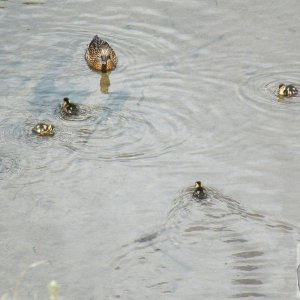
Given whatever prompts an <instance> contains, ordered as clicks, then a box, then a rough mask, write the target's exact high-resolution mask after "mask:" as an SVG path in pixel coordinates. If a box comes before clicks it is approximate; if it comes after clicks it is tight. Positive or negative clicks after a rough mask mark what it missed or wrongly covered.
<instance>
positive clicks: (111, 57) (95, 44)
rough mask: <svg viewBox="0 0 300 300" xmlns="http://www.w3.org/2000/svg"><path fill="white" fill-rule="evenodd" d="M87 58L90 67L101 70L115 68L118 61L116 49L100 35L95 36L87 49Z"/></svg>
mask: <svg viewBox="0 0 300 300" xmlns="http://www.w3.org/2000/svg"><path fill="white" fill-rule="evenodd" d="M85 59H86V61H87V64H88V65H89V67H90V68H92V69H95V70H97V71H101V72H109V71H111V70H114V69H115V68H116V66H117V63H118V58H117V56H116V53H115V51H114V50H113V49H112V48H111V47H110V45H109V44H108V43H107V42H105V41H103V40H101V39H100V38H99V37H98V35H95V36H94V38H93V40H92V41H91V42H90V44H89V46H88V48H87V49H86V52H85Z"/></svg>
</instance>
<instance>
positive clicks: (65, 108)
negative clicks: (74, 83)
mask: <svg viewBox="0 0 300 300" xmlns="http://www.w3.org/2000/svg"><path fill="white" fill-rule="evenodd" d="M61 109H62V112H63V113H65V114H67V115H70V116H71V115H72V116H76V115H78V114H79V106H78V105H77V104H74V103H71V102H70V99H69V98H68V97H65V98H64V102H63V104H62V106H61Z"/></svg>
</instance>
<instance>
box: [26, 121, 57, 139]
mask: <svg viewBox="0 0 300 300" xmlns="http://www.w3.org/2000/svg"><path fill="white" fill-rule="evenodd" d="M32 132H34V133H35V134H37V135H39V136H48V135H53V134H54V132H55V128H54V125H52V124H46V123H38V124H36V125H35V126H34V127H33V128H32Z"/></svg>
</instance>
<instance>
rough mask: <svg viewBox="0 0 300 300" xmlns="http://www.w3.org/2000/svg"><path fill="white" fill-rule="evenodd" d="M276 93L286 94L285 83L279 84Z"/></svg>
mask: <svg viewBox="0 0 300 300" xmlns="http://www.w3.org/2000/svg"><path fill="white" fill-rule="evenodd" d="M278 94H279V95H280V96H285V95H286V85H285V84H283V83H281V84H279V89H278Z"/></svg>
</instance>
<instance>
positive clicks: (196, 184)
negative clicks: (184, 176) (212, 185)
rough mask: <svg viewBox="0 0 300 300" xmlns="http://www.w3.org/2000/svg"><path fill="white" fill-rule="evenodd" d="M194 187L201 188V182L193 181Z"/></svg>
mask: <svg viewBox="0 0 300 300" xmlns="http://www.w3.org/2000/svg"><path fill="white" fill-rule="evenodd" d="M195 188H196V189H199V188H202V183H201V181H196V182H195Z"/></svg>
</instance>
